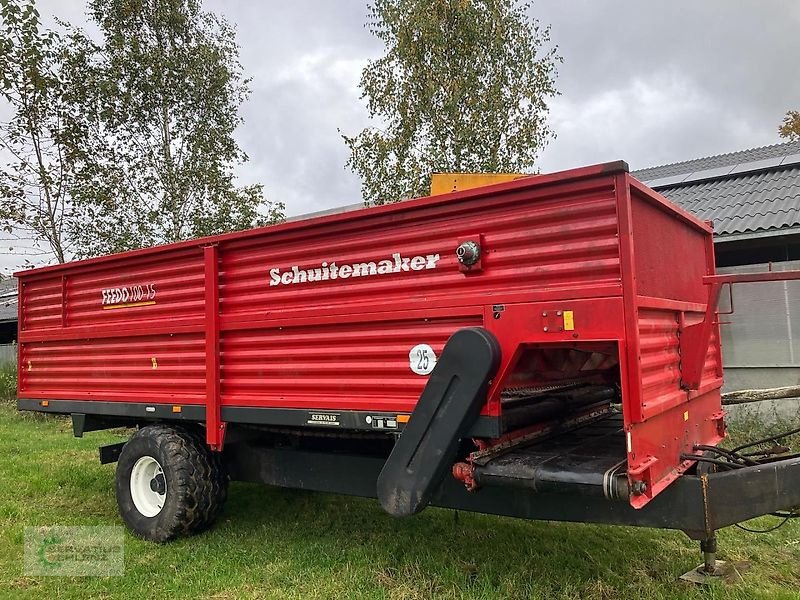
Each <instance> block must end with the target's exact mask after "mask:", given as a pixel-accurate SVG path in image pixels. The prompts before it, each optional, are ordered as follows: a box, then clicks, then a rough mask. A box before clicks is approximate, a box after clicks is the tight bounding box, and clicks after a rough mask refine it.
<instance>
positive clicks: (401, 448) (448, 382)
mask: <svg viewBox="0 0 800 600" xmlns="http://www.w3.org/2000/svg"><path fill="white" fill-rule="evenodd" d="M499 364H500V346H499V345H498V343H497V340H496V339H495V337H494V336H493V335H492V334H491V333H490V332H489V331H487V330H486V329H483V328H481V327H471V328H466V329H460V330H458V331H457V332H455V333H454V334H453V335H452V336H451V337H450V339H449V340H448V341H447V344H445V347H444V350H442V354H441V356H440V358H439V360H438V361H437V363H436V366H435V367H434V369H433V372H432V373H431V375H430V378H429V379H428V383H427V385H426V386H425V389H424V390H423V391H422V395H421V396H420V398H419V401H418V402H417V406H416V408H415V409H414V412H413V413H412V414H411V419H410V420H409V422H408V425H406V428H405V429H404V430H403V433H402V435H401V436H400V439H399V440H398V441H397V443H396V444H395V446H394V449H393V450H392V453H391V454H390V455H389V458H388V459H387V460H386V463H385V464H384V466H383V469H382V470H381V474H380V476H379V477H378V490H377V492H378V499H379V500H380V502H381V506H383V508H384V510H385V511H386V512H388V513H389V514H391V515H394V516H396V517H404V516H409V515H413V514H415V513H418V512H419V511H421V510H422V509H423V508H425V507H426V506H427V505H428V502H430V499H431V496H432V495H433V493H434V492H435V491H436V488H437V487H438V486H439V484H440V483H441V482H442V479H443V478H444V476H445V474H446V473H448V472H449V471H450V468H451V466H452V465H453V463H454V462H455V459H456V453H457V451H458V445H459V441H460V439H461V438H462V437H463V436H464V435H465V434H466V433H467V431H468V430H469V428H470V426H471V425H472V423H473V422H474V421H475V419H476V418H477V417H478V414H479V413H480V409H481V406H483V404H484V403H485V402H486V392H487V389H488V387H489V382H490V381H491V379H492V377H494V375H495V373H496V372H497V368H498V366H499Z"/></svg>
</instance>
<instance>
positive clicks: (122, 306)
mask: <svg viewBox="0 0 800 600" xmlns="http://www.w3.org/2000/svg"><path fill="white" fill-rule="evenodd" d="M155 303H156V301H155V300H145V301H144V302H128V303H127V304H112V305H111V306H104V307H103V310H113V309H115V308H136V307H137V306H150V305H151V304H155Z"/></svg>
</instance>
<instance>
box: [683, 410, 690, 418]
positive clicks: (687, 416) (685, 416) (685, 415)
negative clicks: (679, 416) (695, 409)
mask: <svg viewBox="0 0 800 600" xmlns="http://www.w3.org/2000/svg"><path fill="white" fill-rule="evenodd" d="M683 420H684V421H688V420H689V411H688V410H686V411H683Z"/></svg>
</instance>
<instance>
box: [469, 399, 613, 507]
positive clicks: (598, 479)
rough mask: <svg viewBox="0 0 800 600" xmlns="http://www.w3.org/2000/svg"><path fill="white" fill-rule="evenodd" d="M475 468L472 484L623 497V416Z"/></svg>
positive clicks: (507, 453) (603, 419)
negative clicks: (473, 482)
mask: <svg viewBox="0 0 800 600" xmlns="http://www.w3.org/2000/svg"><path fill="white" fill-rule="evenodd" d="M474 468H475V470H474V477H475V482H476V483H477V484H478V485H479V486H484V487H485V486H509V487H524V488H533V489H534V490H536V491H537V492H559V493H573V494H589V495H593V496H596V495H601V496H605V497H606V498H627V496H628V491H627V478H626V456H625V436H624V432H623V424H622V414H620V413H616V412H614V413H611V414H610V415H608V416H604V417H601V418H599V419H597V420H594V421H592V422H591V423H588V424H586V425H582V426H579V427H577V428H575V429H573V430H571V431H566V432H560V433H558V434H556V435H554V436H551V437H547V438H545V439H540V440H537V441H535V442H532V443H530V444H529V445H526V446H523V447H515V448H513V449H510V450H508V451H505V452H503V453H501V454H499V455H497V456H487V457H484V458H482V459H481V460H480V461H475V463H474Z"/></svg>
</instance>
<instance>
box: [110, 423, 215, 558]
mask: <svg viewBox="0 0 800 600" xmlns="http://www.w3.org/2000/svg"><path fill="white" fill-rule="evenodd" d="M143 456H151V457H152V458H154V459H156V460H157V461H158V462H159V464H160V465H161V468H162V469H163V471H164V478H165V480H166V485H167V494H166V498H165V501H164V507H163V508H162V509H161V511H160V512H159V513H158V514H157V515H155V516H154V517H146V516H145V515H143V514H142V513H140V512H139V510H138V509H137V508H136V505H135V504H134V502H133V498H132V497H131V486H130V479H131V472H132V470H133V466H134V464H136V461H137V460H139V459H140V458H141V457H143ZM116 490H117V505H118V506H119V513H120V516H121V517H122V520H123V521H124V522H125V524H126V525H127V526H128V528H129V529H130V530H131V531H132V532H133V533H135V534H136V535H138V536H139V537H141V538H144V539H146V540H150V541H153V542H166V541H169V540H171V539H173V538H176V537H178V536H181V535H191V534H193V533H197V532H199V531H202V530H204V529H207V528H208V527H210V526H211V525H212V524H213V523H214V521H215V520H216V519H217V517H218V516H219V514H220V512H222V508H223V506H224V504H225V500H226V498H227V495H228V477H227V474H226V473H225V471H224V468H223V465H222V461H221V459H220V456H219V453H218V452H211V450H210V449H209V448H208V446H207V445H206V443H205V440H204V439H203V437H202V436H201V432H200V431H195V430H192V429H189V428H185V427H181V426H172V425H161V424H156V425H148V426H147V427H143V428H141V429H140V430H139V431H137V432H136V433H135V434H134V435H133V436H132V437H131V439H130V440H129V441H128V443H126V444H125V446H124V447H123V448H122V453H121V454H120V457H119V462H118V463H117V474H116Z"/></svg>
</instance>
